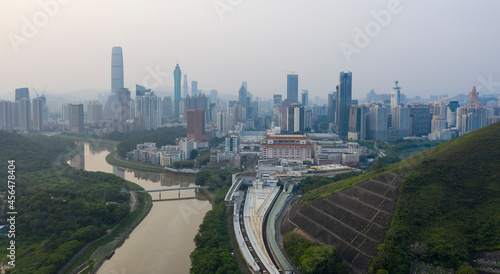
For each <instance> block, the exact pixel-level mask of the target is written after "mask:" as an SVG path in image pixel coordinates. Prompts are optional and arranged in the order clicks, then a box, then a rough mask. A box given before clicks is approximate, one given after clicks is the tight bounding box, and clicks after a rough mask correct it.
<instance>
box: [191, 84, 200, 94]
mask: <svg viewBox="0 0 500 274" xmlns="http://www.w3.org/2000/svg"><path fill="white" fill-rule="evenodd" d="M197 95H198V81H191V96H192V97H195V96H197Z"/></svg>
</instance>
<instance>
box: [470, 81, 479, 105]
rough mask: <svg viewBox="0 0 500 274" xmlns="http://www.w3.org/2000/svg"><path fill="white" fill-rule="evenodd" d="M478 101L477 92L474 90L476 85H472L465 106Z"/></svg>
mask: <svg viewBox="0 0 500 274" xmlns="http://www.w3.org/2000/svg"><path fill="white" fill-rule="evenodd" d="M478 103H479V92H477V91H476V86H473V87H472V90H471V92H469V98H468V100H467V106H469V107H474V106H476V104H478Z"/></svg>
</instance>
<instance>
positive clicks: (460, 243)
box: [373, 123, 500, 273]
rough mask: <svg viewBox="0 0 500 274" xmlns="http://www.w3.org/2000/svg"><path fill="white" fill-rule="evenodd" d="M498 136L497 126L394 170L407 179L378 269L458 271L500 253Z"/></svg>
mask: <svg viewBox="0 0 500 274" xmlns="http://www.w3.org/2000/svg"><path fill="white" fill-rule="evenodd" d="M499 136H500V123H495V124H493V125H490V126H488V127H485V128H482V129H480V130H477V131H475V132H472V133H469V134H467V135H464V136H462V137H460V138H456V139H453V140H451V141H449V142H446V143H444V144H441V145H439V146H437V147H435V148H432V149H430V150H428V151H425V152H423V153H421V154H418V155H415V156H413V157H411V158H409V159H407V160H406V161H403V162H401V163H399V164H396V165H394V166H391V167H390V169H391V170H398V169H399V170H404V171H405V174H406V176H405V181H404V183H403V185H402V186H401V188H400V194H399V198H398V206H397V209H396V212H395V215H394V218H393V221H392V224H391V228H390V230H389V232H388V234H387V237H386V240H385V242H384V243H383V244H382V245H380V246H379V252H378V254H377V256H376V257H375V258H374V264H373V270H376V269H387V270H388V271H389V272H391V273H392V272H408V270H409V269H410V266H411V263H412V261H416V260H421V261H424V262H428V263H433V264H436V265H441V266H444V267H453V268H458V267H459V265H460V264H462V263H463V262H465V261H466V260H467V258H468V256H469V254H470V253H472V252H476V251H485V250H497V249H500V172H499V169H500V142H499Z"/></svg>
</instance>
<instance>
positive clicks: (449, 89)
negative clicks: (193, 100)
mask: <svg viewBox="0 0 500 274" xmlns="http://www.w3.org/2000/svg"><path fill="white" fill-rule="evenodd" d="M1 1H2V4H1V5H2V8H1V9H0V22H1V24H0V97H5V96H6V95H7V94H12V93H13V90H14V89H15V88H18V87H30V88H31V87H35V88H37V89H43V88H44V87H45V85H47V86H48V88H47V90H48V91H49V92H55V93H65V92H71V91H75V90H81V89H87V88H91V89H97V90H109V89H110V86H111V76H110V75H111V68H110V67H111V48H112V47H113V46H121V47H122V48H123V53H124V65H125V86H126V87H128V88H130V89H131V90H132V91H135V84H143V83H145V79H146V83H145V84H146V85H147V86H149V87H151V86H153V90H154V89H157V90H171V89H172V86H173V74H172V72H173V69H174V67H175V64H176V62H177V60H178V61H179V65H180V67H181V69H182V72H183V74H185V73H187V74H188V80H189V81H191V80H197V81H198V87H199V89H203V90H204V91H206V92H208V91H209V90H211V89H217V90H218V91H219V92H220V93H228V94H237V92H238V90H239V87H240V86H241V81H247V82H248V89H249V91H250V92H252V93H253V94H254V96H261V97H270V96H271V94H273V93H282V94H286V74H287V72H290V71H293V72H297V73H298V74H299V90H303V89H307V90H309V93H310V97H314V96H321V97H326V94H328V93H329V92H331V91H332V90H334V89H335V85H336V83H337V82H338V75H339V72H341V71H352V73H353V97H354V98H364V97H365V94H366V93H367V92H368V91H369V90H371V89H374V90H375V91H376V92H377V93H388V92H389V91H390V90H391V88H392V86H393V85H394V81H395V80H399V82H400V86H402V92H403V93H406V94H407V95H408V96H415V95H421V96H428V95H430V94H450V95H455V94H458V93H467V92H469V91H470V90H471V87H472V85H474V84H476V85H478V86H480V89H479V92H480V93H495V92H496V93H499V92H500V62H499V61H500V35H499V34H498V31H499V29H500V16H498V12H499V11H500V1H498V0H480V1H457V0H442V1H430V0H419V1H411V0H401V1H392V0H391V1H385V0H384V1H366V0H365V1H361V0H345V1H344V0H343V1H335V0H317V1H305V0H302V1H299V0H271V1H269V0H266V1H264V0H217V1H214V0H169V1H164V0H163V1H160V0H140V1H139V0H136V1H131V0H106V1H102V0H100V1H98V0H64V1H63V0H39V1H19V0H1ZM43 3H48V4H49V5H48V8H47V7H45V8H44V7H42V6H43V5H42V4H43ZM54 3H55V5H54ZM374 14H379V15H378V16H376V15H374ZM387 14H390V18H388V17H387ZM376 17H379V18H378V20H379V21H380V22H378V21H377V18H376ZM360 32H361V33H362V34H359V33H360ZM364 35H367V36H366V37H365V38H368V40H367V39H361V38H359V37H362V36H364ZM370 36H371V37H370ZM355 38H359V39H357V40H356V41H354V40H355ZM342 48H344V50H346V49H348V52H347V54H346V53H343V50H342ZM158 69H159V71H160V74H159V75H156V78H157V79H158V80H155V75H154V74H155V73H151V71H156V70H158ZM148 77H149V78H148ZM148 79H149V80H148ZM32 96H33V95H32ZM9 97H10V96H9ZM7 99H10V100H13V99H14V98H13V97H12V98H7Z"/></svg>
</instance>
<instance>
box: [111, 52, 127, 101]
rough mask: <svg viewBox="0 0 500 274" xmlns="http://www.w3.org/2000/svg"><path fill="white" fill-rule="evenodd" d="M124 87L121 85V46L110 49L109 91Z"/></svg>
mask: <svg viewBox="0 0 500 274" xmlns="http://www.w3.org/2000/svg"><path fill="white" fill-rule="evenodd" d="M122 88H124V85H123V52H122V48H121V47H113V49H112V50H111V92H112V93H114V92H116V91H118V90H120V89H122Z"/></svg>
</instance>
